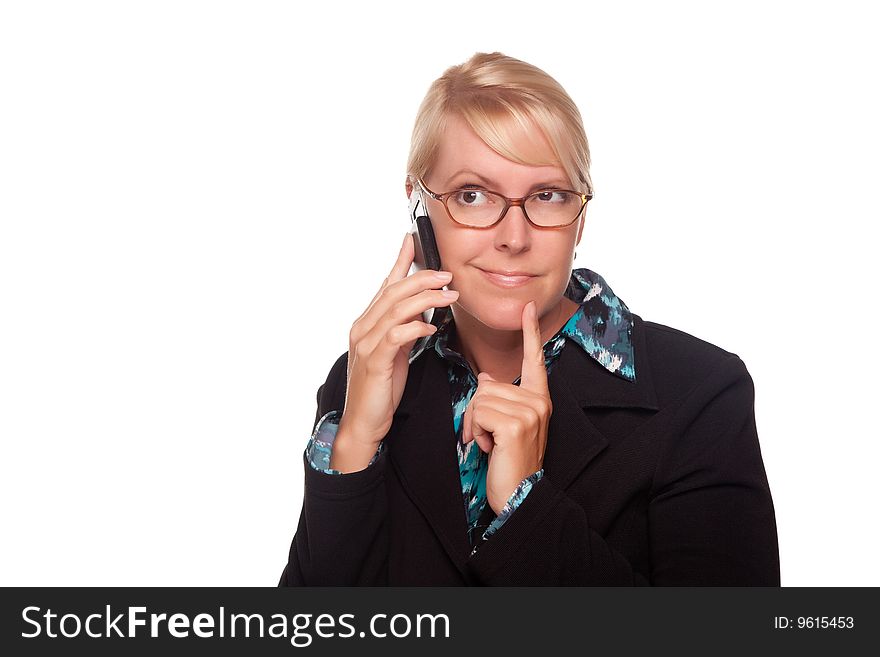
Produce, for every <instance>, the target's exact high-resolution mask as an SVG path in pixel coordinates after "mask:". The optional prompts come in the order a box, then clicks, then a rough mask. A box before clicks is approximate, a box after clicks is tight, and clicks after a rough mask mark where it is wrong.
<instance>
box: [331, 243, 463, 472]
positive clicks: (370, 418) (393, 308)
mask: <svg viewBox="0 0 880 657" xmlns="http://www.w3.org/2000/svg"><path fill="white" fill-rule="evenodd" d="M414 253H415V252H414V246H413V238H412V235H411V234H409V233H407V235H406V237H405V238H404V241H403V245H402V246H401V249H400V253H399V254H398V256H397V261H396V262H395V263H394V267H393V268H392V269H391V273H390V274H389V275H388V277H387V278H386V279H385V280H384V281H383V283H382V287H380V288H379V291H378V292H377V293H376V296H374V297H373V300H372V301H371V302H370V305H369V306H368V307H367V309H366V310H365V311H364V312H363V314H361V316H360V317H358V318H357V319H356V320H355V322H354V324H353V325H352V327H351V331H350V333H349V346H348V386H347V389H346V391H345V409H344V410H343V413H342V418H341V419H340V421H339V430H338V431H337V434H336V440H335V441H334V443H333V451H332V453H331V459H330V467H331V468H333V469H335V470H339V471H340V472H343V473H346V472H356V471H358V470H363V469H364V468H366V467H367V465H368V464H369V462H370V459H371V458H372V457H373V455H374V454H375V453H376V449H378V447H379V443H381V442H382V439H383V438H384V437H385V435H386V434H387V433H388V431H389V430H390V429H391V422H392V419H393V416H394V412H395V411H396V410H397V407H398V406H399V405H400V400H401V398H402V397H403V390H404V388H405V387H406V379H407V375H408V374H409V355H410V351H411V350H412V348H413V345H415V342H416V340H418V339H419V338H421V337H424V336H428V335H431V334H433V333H434V332H435V331H436V330H437V328H436V327H434V326H432V325H431V324H429V323H428V322H425V321H423V317H422V313H423V312H425V311H427V310H429V309H431V308H438V307H441V306H449V305H451V304H452V303H453V302H454V301H455V300H456V299H457V298H458V292H456V291H454V290H442V289H439V288H442V287H443V286H444V285H446V284H448V283H449V282H450V281H451V280H452V274H451V273H449V272H438V271H434V270H431V269H425V270H422V271H419V272H416V273H414V274H412V275H411V276H409V275H407V274H408V272H409V270H410V267H411V265H412V262H413V257H414Z"/></svg>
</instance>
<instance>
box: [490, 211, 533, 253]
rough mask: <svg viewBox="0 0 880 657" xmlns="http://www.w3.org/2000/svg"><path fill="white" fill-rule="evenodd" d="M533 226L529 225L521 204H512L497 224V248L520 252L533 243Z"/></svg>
mask: <svg viewBox="0 0 880 657" xmlns="http://www.w3.org/2000/svg"><path fill="white" fill-rule="evenodd" d="M531 231H532V227H531V226H530V225H529V222H528V220H527V219H526V216H525V215H524V214H523V209H522V207H521V206H516V205H512V206H510V207H509V208H507V213H506V214H505V215H504V217H502V219H501V221H500V222H499V223H498V225H497V226H495V248H496V249H498V250H500V251H505V250H507V251H510V252H511V253H520V252H521V251H526V250H527V249H528V248H529V247H530V246H531V243H532V235H531Z"/></svg>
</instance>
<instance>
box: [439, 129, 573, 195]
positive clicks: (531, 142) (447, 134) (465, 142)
mask: <svg viewBox="0 0 880 657" xmlns="http://www.w3.org/2000/svg"><path fill="white" fill-rule="evenodd" d="M488 132H489V134H488V135H487V138H488V139H489V140H490V141H491V142H494V143H487V142H486V141H484V140H483V139H482V138H481V137H480V136H479V135H478V134H477V133H476V132H475V131H474V130H473V129H472V128H471V127H470V126H469V125H468V124H467V123H466V122H465V121H464V120H463V119H461V118H459V117H450V121H449V122H448V123H447V126H446V130H445V131H444V133H443V136H442V138H441V139H440V144H439V149H438V153H437V159H436V161H435V166H434V167H432V169H433V170H434V171H435V172H436V173H437V175H438V176H439V177H442V178H446V179H451V178H454V177H455V176H457V175H458V174H459V173H462V172H464V173H471V174H474V175H479V176H480V177H481V178H482V179H483V181H485V182H487V183H493V182H503V180H507V179H511V178H513V179H525V178H530V177H533V176H537V177H540V178H548V177H549V178H558V179H559V182H566V181H567V176H566V174H565V170H564V169H563V168H562V167H561V166H560V163H559V162H558V160H557V158H556V155H555V153H554V152H553V149H552V148H551V146H550V144H549V142H548V141H547V139H546V138H545V137H544V135H543V133H542V132H541V131H540V130H539V129H538V128H537V127H536V126H533V127H531V128H527V127H526V126H522V125H519V124H514V123H513V122H511V124H509V125H507V126H499V129H498V130H497V131H488ZM496 145H497V146H498V148H495V146H496ZM499 150H505V151H506V152H504V153H502V152H499ZM548 182H549V180H548Z"/></svg>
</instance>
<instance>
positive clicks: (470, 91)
mask: <svg viewBox="0 0 880 657" xmlns="http://www.w3.org/2000/svg"><path fill="white" fill-rule="evenodd" d="M451 115H456V116H459V117H461V118H462V119H463V120H464V121H465V122H466V123H467V124H468V125H469V126H470V127H471V129H472V130H473V131H474V132H475V133H476V134H477V135H478V136H479V137H480V139H482V140H483V141H484V142H485V143H486V145H488V146H489V147H490V148H491V149H493V150H494V151H495V152H496V153H498V154H499V155H501V156H503V157H505V158H507V159H509V160H512V161H514V162H517V163H519V164H526V165H531V166H542V165H558V166H560V167H561V168H562V169H564V170H565V172H566V174H567V175H568V178H569V180H570V181H571V183H572V184H573V185H576V186H577V189H576V191H584V192H587V193H590V194H592V192H593V182H592V179H591V178H590V145H589V143H588V142H587V135H586V132H585V131H584V124H583V121H582V119H581V114H580V112H579V111H578V108H577V106H576V105H575V104H574V101H573V100H572V99H571V97H570V96H569V95H568V94H567V93H566V91H565V89H563V88H562V85H560V84H559V83H558V82H557V81H556V80H554V79H553V78H552V77H550V76H549V75H547V73H545V72H544V71H542V70H541V69H539V68H538V67H536V66H533V65H531V64H527V63H526V62H523V61H520V60H518V59H514V58H513V57H508V56H507V55H503V54H501V53H500V52H493V53H481V52H478V53H476V54H474V55H473V57H471V58H470V59H469V60H467V61H466V62H464V63H463V64H458V65H456V66H451V67H449V68H448V69H446V71H445V72H444V73H443V75H441V76H440V77H439V78H437V80H435V81H434V83H433V84H432V85H431V87H430V88H429V89H428V93H427V94H426V95H425V98H424V100H423V101H422V104H421V106H420V107H419V111H418V114H417V115H416V122H415V126H414V127H413V133H412V141H411V144H410V151H409V159H408V161H407V174H408V175H409V176H411V177H420V178H425V177H426V176H427V174H428V171H429V170H430V167H431V165H432V164H433V163H434V161H435V159H436V157H437V152H438V150H439V147H440V140H441V138H442V136H443V133H444V131H445V129H446V124H447V119H448V117H449V116H451ZM534 128H537V129H538V130H540V131H541V132H542V133H543V136H544V137H545V138H546V140H547V142H548V143H549V144H550V147H551V149H552V150H553V153H552V155H553V158H555V159H554V160H552V161H537V160H535V158H534V157H527V156H525V154H523V153H518V152H516V151H515V150H514V148H513V143H514V139H513V136H514V135H515V134H516V132H517V131H522V130H526V131H528V130H531V129H534ZM581 185H583V186H585V187H586V189H580V186H581Z"/></svg>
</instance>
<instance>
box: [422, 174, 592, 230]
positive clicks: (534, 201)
mask: <svg viewBox="0 0 880 657" xmlns="http://www.w3.org/2000/svg"><path fill="white" fill-rule="evenodd" d="M416 182H417V183H418V185H419V186H420V187H421V188H422V189H423V190H425V192H426V193H427V194H428V195H429V196H430V197H431V198H433V199H435V200H437V201H440V202H441V203H443V207H445V208H446V214H448V215H449V218H450V219H452V220H453V221H454V222H455V223H457V224H461V225H462V226H468V227H469V228H492V227H493V226H495V225H496V224H498V222H500V221H501V220H502V219H504V215H506V214H507V211H508V210H509V209H510V208H511V207H512V206H514V205H516V206H519V207H520V208H521V209H522V212H523V215H525V218H526V221H528V222H529V223H530V224H531V225H532V226H534V227H535V228H563V227H565V226H570V225H571V224H573V223H574V222H575V221H576V220H577V218H578V217H580V216H581V212H582V211H583V209H584V207H585V206H586V205H587V201H589V200H590V199H591V198H593V194H592V193H590V194H582V193H581V192H575V191H572V190H570V189H542V190H539V191H537V192H533V193H532V194H529V195H528V196H523V197H522V198H507V197H506V196H504V195H503V194H499V193H498V192H490V191H489V190H487V189H482V188H480V187H474V186H470V187H464V188H462V189H455V190H453V191H451V192H444V193H443V194H437V193H435V192H432V191H431V190H430V189H428V187H427V186H426V185H425V183H424V181H423V180H422V179H421V178H417V179H416Z"/></svg>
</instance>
